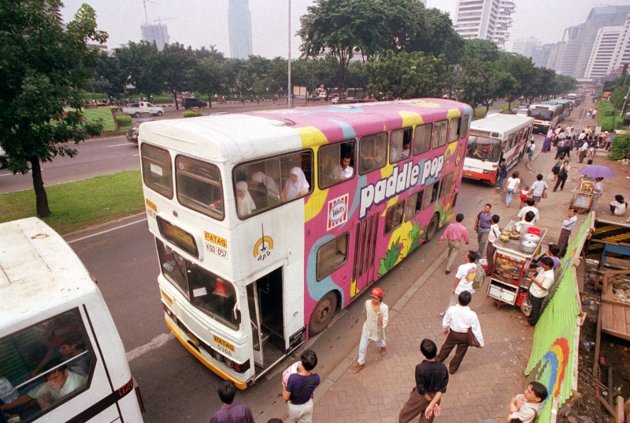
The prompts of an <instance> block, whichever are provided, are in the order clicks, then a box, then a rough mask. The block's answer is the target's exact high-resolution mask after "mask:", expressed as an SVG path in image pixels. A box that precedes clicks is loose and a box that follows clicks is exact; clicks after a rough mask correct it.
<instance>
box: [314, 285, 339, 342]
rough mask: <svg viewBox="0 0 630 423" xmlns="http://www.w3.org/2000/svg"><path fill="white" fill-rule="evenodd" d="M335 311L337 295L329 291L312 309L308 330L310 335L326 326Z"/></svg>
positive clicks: (315, 333)
mask: <svg viewBox="0 0 630 423" xmlns="http://www.w3.org/2000/svg"><path fill="white" fill-rule="evenodd" d="M336 311H337V295H336V294H335V293H334V292H332V291H331V292H329V293H328V294H326V295H324V296H323V297H322V299H321V300H319V302H318V303H317V305H316V306H315V309H313V314H311V320H310V322H309V325H308V331H309V334H310V335H311V336H313V335H317V334H318V333H320V332H321V331H323V330H324V329H326V328H327V327H328V325H329V324H330V322H331V321H332V319H333V316H334V315H335V312H336Z"/></svg>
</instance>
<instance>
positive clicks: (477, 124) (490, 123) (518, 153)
mask: <svg viewBox="0 0 630 423" xmlns="http://www.w3.org/2000/svg"><path fill="white" fill-rule="evenodd" d="M533 125H534V119H532V118H530V117H527V116H519V115H504V114H496V115H492V116H488V117H486V118H483V119H478V120H475V121H473V122H472V123H471V124H470V136H469V140H468V148H467V149H466V159H465V160H464V177H465V178H469V179H477V180H480V181H487V182H488V183H490V184H492V185H494V184H495V183H496V181H497V177H498V169H499V161H500V159H502V158H504V159H505V164H506V166H507V168H508V169H511V168H512V167H514V166H516V164H517V163H518V162H519V161H520V160H521V159H522V158H523V156H524V155H525V153H526V151H527V142H528V141H529V140H530V139H531V136H532V131H533Z"/></svg>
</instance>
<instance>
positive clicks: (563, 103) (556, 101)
mask: <svg viewBox="0 0 630 423" xmlns="http://www.w3.org/2000/svg"><path fill="white" fill-rule="evenodd" d="M569 103H571V100H567V99H564V98H554V99H553V100H547V101H545V102H544V103H543V104H560V105H561V106H566V105H567V104H569Z"/></svg>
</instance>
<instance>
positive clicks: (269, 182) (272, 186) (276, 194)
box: [251, 171, 280, 200]
mask: <svg viewBox="0 0 630 423" xmlns="http://www.w3.org/2000/svg"><path fill="white" fill-rule="evenodd" d="M251 181H252V183H253V184H258V185H259V186H260V185H262V186H263V187H264V188H265V190H266V191H267V196H268V197H269V198H272V199H275V200H280V188H279V187H278V184H277V183H276V181H275V180H274V179H273V178H272V177H271V176H267V175H265V174H264V173H263V172H261V171H258V172H254V173H253V174H252V176H251Z"/></svg>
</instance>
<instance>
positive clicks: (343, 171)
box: [338, 157, 354, 179]
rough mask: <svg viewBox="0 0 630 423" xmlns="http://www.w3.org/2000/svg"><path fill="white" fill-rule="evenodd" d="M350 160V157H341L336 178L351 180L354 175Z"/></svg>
mask: <svg viewBox="0 0 630 423" xmlns="http://www.w3.org/2000/svg"><path fill="white" fill-rule="evenodd" d="M351 160H352V159H351V158H350V157H342V158H341V164H340V165H339V173H338V176H339V178H340V179H348V178H352V175H354V169H353V168H352V166H350V161H351Z"/></svg>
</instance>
